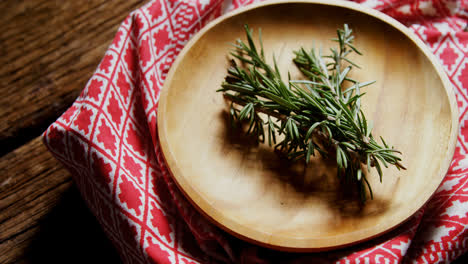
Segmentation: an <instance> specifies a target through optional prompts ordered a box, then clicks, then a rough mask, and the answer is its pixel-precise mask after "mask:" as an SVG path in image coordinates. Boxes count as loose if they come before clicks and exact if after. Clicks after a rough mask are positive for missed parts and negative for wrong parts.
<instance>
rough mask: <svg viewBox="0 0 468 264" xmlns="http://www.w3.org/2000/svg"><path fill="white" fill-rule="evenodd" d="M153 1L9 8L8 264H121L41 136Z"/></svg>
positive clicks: (44, 1)
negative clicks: (132, 17)
mask: <svg viewBox="0 0 468 264" xmlns="http://www.w3.org/2000/svg"><path fill="white" fill-rule="evenodd" d="M144 2H145V1H138V0H112V1H106V0H80V1H75V0H62V1H48V0H29V1H25V0H2V1H1V2H0V14H1V16H0V28H1V30H2V31H1V33H0V65H1V67H0V84H1V89H0V121H1V122H0V146H1V147H0V171H1V172H2V173H1V174H0V263H59V262H60V263H62V262H63V263H119V262H120V260H119V257H118V255H117V253H116V251H115V249H114V248H113V247H112V245H111V243H110V242H109V240H108V239H107V238H106V236H105V235H104V233H103V231H102V230H101V228H100V226H99V224H98V223H97V221H96V219H95V218H94V216H93V215H92V214H91V212H90V211H89V210H88V209H87V207H86V205H85V203H84V202H83V200H82V199H81V197H80V194H79V192H78V190H77V188H76V186H75V185H74V183H73V182H72V179H71V176H70V174H69V173H68V172H67V171H66V170H65V169H64V168H63V167H62V166H61V165H60V164H59V163H58V162H57V161H56V160H55V159H54V158H53V157H52V156H51V155H50V154H49V153H48V152H47V150H46V148H45V147H44V145H43V144H42V142H41V134H42V132H43V131H44V130H45V129H46V128H47V127H48V125H49V124H50V123H52V122H53V121H54V120H55V119H56V118H57V117H58V116H59V115H60V114H61V113H62V112H64V111H65V110H66V109H67V108H68V107H69V106H70V105H71V104H72V102H73V101H74V99H75V98H76V97H77V96H78V94H79V93H80V92H81V90H82V89H83V88H84V86H85V84H86V82H87V81H88V79H89V78H90V77H91V75H92V73H93V72H94V70H95V68H96V67H97V65H98V63H99V62H100V60H101V58H102V56H103V54H104V52H105V50H106V49H107V47H108V45H109V44H110V43H111V41H112V39H113V37H114V34H115V32H116V31H117V28H118V26H119V25H120V23H121V22H122V21H123V20H124V19H125V17H126V16H127V15H128V14H129V13H130V12H131V11H132V10H134V9H136V8H138V7H139V6H141V5H142V4H143V3H144ZM465 260H466V259H465ZM460 263H462V262H460Z"/></svg>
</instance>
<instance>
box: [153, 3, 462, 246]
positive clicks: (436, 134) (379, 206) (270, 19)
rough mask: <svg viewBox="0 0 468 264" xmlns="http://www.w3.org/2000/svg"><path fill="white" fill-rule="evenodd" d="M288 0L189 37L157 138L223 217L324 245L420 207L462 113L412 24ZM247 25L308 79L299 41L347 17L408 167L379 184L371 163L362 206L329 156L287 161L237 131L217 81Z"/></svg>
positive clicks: (331, 32)
mask: <svg viewBox="0 0 468 264" xmlns="http://www.w3.org/2000/svg"><path fill="white" fill-rule="evenodd" d="M285 2H286V1H285ZM292 2H296V1H289V2H288V3H278V4H271V2H269V3H268V4H261V5H258V6H256V7H249V8H247V9H244V10H245V11H238V12H236V13H234V14H232V15H230V16H228V17H226V18H224V19H222V20H217V21H216V22H213V23H212V24H211V25H210V26H208V27H207V28H205V29H204V30H203V32H202V33H200V34H199V35H197V37H195V38H194V39H192V40H191V41H190V42H189V44H188V45H187V47H186V48H185V49H184V50H183V51H182V53H181V54H180V55H179V57H178V59H177V60H176V62H175V65H173V67H172V68H171V71H170V73H169V75H168V78H167V79H166V83H165V85H164V89H163V94H162V96H161V100H160V106H159V107H160V108H159V115H158V124H159V137H160V140H161V145H162V149H163V152H164V156H165V158H166V160H167V162H168V164H169V168H170V170H171V171H172V173H173V175H174V177H175V179H176V182H177V183H178V185H179V186H180V187H181V189H182V190H183V191H184V192H185V194H186V195H187V197H188V198H189V199H190V200H191V201H192V203H193V204H194V205H195V206H196V207H198V208H199V209H200V211H201V212H202V213H204V214H205V215H206V216H207V217H209V218H210V219H211V220H213V221H214V222H215V223H217V224H218V225H219V226H220V227H222V228H224V229H225V230H227V231H228V232H231V233H232V234H234V235H236V236H238V237H241V238H244V239H247V240H249V241H252V242H255V243H258V244H261V245H264V246H267V247H271V248H274V249H280V250H288V251H321V250H328V249H332V248H338V247H343V246H345V245H349V244H353V243H356V242H359V241H362V240H366V239H370V238H372V237H375V236H377V235H379V234H382V233H384V232H386V231H388V230H391V229H393V228H395V227H396V226H397V225H399V224H400V223H402V222H403V221H405V220H406V219H408V218H409V217H410V216H411V215H413V214H414V213H415V212H416V211H417V210H418V209H419V208H420V207H421V206H423V204H424V203H425V202H426V201H427V200H428V199H429V198H430V197H431V195H432V194H433V193H434V192H435V190H436V188H437V187H438V186H439V184H440V183H441V181H442V179H443V177H444V176H445V173H446V171H447V169H448V167H449V165H450V161H451V158H452V156H453V151H454V148H455V143H456V135H457V132H458V119H457V116H458V115H457V108H456V104H455V97H454V94H453V92H452V90H451V89H450V84H449V81H448V79H447V77H446V76H445V74H444V73H443V70H442V68H441V67H440V65H438V64H437V63H435V59H434V58H433V57H432V55H431V54H430V51H429V50H428V49H427V48H426V47H425V45H424V43H423V42H422V41H420V40H419V39H418V38H417V37H415V36H414V35H412V34H411V33H410V32H409V30H408V29H406V28H405V27H404V26H402V25H401V24H399V23H398V22H396V21H394V20H392V19H390V18H388V17H386V16H384V15H382V14H381V13H377V12H376V11H373V10H367V9H362V7H360V6H356V5H354V4H350V3H347V2H339V1H323V2H324V3H325V4H320V3H318V2H319V1H297V3H292ZM312 2H313V3H312ZM244 23H248V24H249V26H250V27H251V28H253V29H255V30H257V29H258V28H261V29H262V38H263V43H264V46H265V51H266V54H269V55H268V58H269V59H270V60H271V54H272V53H274V54H275V57H276V58H277V61H278V65H279V68H280V71H282V73H283V76H287V72H288V70H291V74H292V78H293V79H298V78H302V77H301V75H300V74H299V73H298V72H297V71H294V70H292V69H294V66H293V63H292V61H291V59H292V57H293V53H292V51H293V50H294V49H298V48H299V47H300V46H305V47H310V46H312V45H313V44H315V45H317V46H319V45H320V46H323V48H324V50H328V47H330V45H333V42H331V41H329V39H330V38H333V37H335V32H336V29H337V28H339V27H341V26H342V25H343V24H344V23H348V24H349V25H350V27H351V28H352V29H353V30H354V32H355V35H356V40H355V46H357V47H358V48H359V49H360V50H361V51H363V52H364V56H362V57H354V58H353V59H354V61H356V62H357V64H358V65H361V66H362V68H363V70H361V71H355V72H354V73H352V75H351V77H352V78H353V79H356V80H361V81H368V80H376V81H377V83H376V84H375V85H373V86H371V87H367V88H366V89H365V91H366V92H367V94H366V96H364V97H363V101H362V105H363V111H364V112H365V113H366V116H367V117H368V118H369V119H372V120H373V121H374V136H375V137H379V136H383V137H384V138H385V139H386V140H387V142H390V143H391V144H392V145H394V146H395V147H396V148H397V149H399V150H401V151H402V152H403V163H404V164H405V166H406V167H407V168H408V170H407V171H401V172H399V171H397V170H396V169H394V168H389V169H386V170H384V179H383V183H380V182H379V180H378V176H377V173H376V172H375V171H372V173H371V174H370V175H369V176H368V178H369V179H370V183H371V185H372V188H373V190H374V200H372V201H370V202H368V203H366V204H365V205H364V206H363V205H360V204H359V200H358V199H356V198H357V197H354V198H353V196H352V195H350V194H349V186H346V185H341V184H340V183H339V182H338V180H337V179H336V176H335V175H336V168H335V165H334V164H333V163H330V162H326V161H324V160H321V159H320V158H318V157H317V158H314V159H313V160H312V161H311V164H310V165H309V167H307V168H304V167H303V165H302V164H293V165H291V164H287V163H282V162H281V161H280V160H279V159H278V158H277V157H276V156H275V154H273V151H272V149H271V148H269V147H268V146H265V145H258V146H257V145H254V144H251V142H249V141H248V140H246V139H244V138H242V137H241V136H238V135H237V134H233V133H231V132H230V129H229V125H228V122H227V117H226V110H227V109H228V108H227V106H228V104H227V103H226V102H225V101H224V99H223V96H222V94H220V93H216V92H215V91H216V90H217V89H218V88H219V85H220V84H221V82H222V80H223V78H224V77H225V76H226V69H227V67H228V59H227V56H226V54H227V52H228V50H229V48H230V46H229V45H228V44H227V43H229V42H232V41H234V40H235V39H237V38H244V32H243V27H242V26H243V24H244ZM200 65H202V67H200ZM187 133H190V140H187ZM347 193H348V194H347ZM408 201H411V202H408Z"/></svg>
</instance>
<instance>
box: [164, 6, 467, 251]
mask: <svg viewBox="0 0 468 264" xmlns="http://www.w3.org/2000/svg"><path fill="white" fill-rule="evenodd" d="M283 4H315V5H325V6H335V7H340V8H344V9H350V10H352V11H355V12H359V13H362V14H366V15H369V16H371V17H374V18H376V19H378V20H380V21H383V22H385V23H386V24H388V25H390V26H392V27H393V28H395V29H397V30H398V31H400V32H401V33H403V34H404V35H405V36H406V37H407V38H409V39H410V40H411V41H412V42H413V43H414V44H415V45H416V46H417V47H418V49H419V50H421V51H422V52H423V54H424V55H425V56H426V57H427V59H428V60H429V61H430V62H431V64H432V66H433V67H434V69H435V70H436V72H437V74H438V77H439V78H440V80H441V82H442V84H443V86H444V89H445V92H446V94H447V98H448V101H449V104H450V112H451V121H452V122H451V128H450V129H451V131H450V138H449V141H448V147H447V151H446V153H445V155H444V157H445V158H444V159H443V160H442V162H441V164H442V166H441V167H440V169H439V171H438V174H437V175H438V176H439V178H440V182H439V184H438V185H437V186H435V188H434V189H433V191H432V193H431V194H430V195H429V196H428V199H427V200H426V201H425V202H424V203H422V204H417V205H413V206H412V207H409V208H410V209H409V210H406V211H404V212H405V214H404V215H402V216H401V217H400V218H398V219H397V220H395V217H393V218H392V220H394V221H393V222H391V223H388V222H385V223H382V224H379V225H376V226H371V227H369V228H366V229H361V230H357V231H354V232H350V233H346V234H340V235H336V236H333V237H325V238H320V237H319V238H308V237H305V238H291V237H285V236H281V235H275V234H265V233H263V232H260V231H258V230H255V229H252V228H250V227H249V226H245V225H242V224H240V223H238V222H236V221H234V220H232V219H229V218H226V217H224V216H223V214H222V212H220V211H219V210H217V209H216V208H215V207H213V206H212V204H211V203H210V202H209V201H207V200H204V199H202V198H201V195H199V193H198V192H197V191H196V190H195V189H194V188H193V187H192V186H191V185H190V183H189V182H188V181H187V180H186V178H185V177H184V176H183V173H182V171H181V169H180V168H179V167H178V165H177V161H176V158H175V157H174V154H173V153H172V151H171V149H170V147H169V142H168V140H167V134H168V132H167V126H166V123H165V122H164V114H165V112H166V111H167V104H166V101H167V98H168V94H169V92H168V90H169V87H170V85H171V83H172V79H173V77H174V73H175V71H176V69H177V68H178V67H179V64H180V63H181V61H182V60H183V58H184V57H185V55H186V54H187V52H188V51H189V50H190V49H191V47H192V46H193V45H194V44H195V43H196V42H197V41H198V40H199V39H200V38H202V37H203V36H204V35H205V33H207V32H208V31H209V30H211V29H212V28H213V27H215V26H216V25H218V24H220V23H222V22H223V21H225V20H227V19H229V18H231V17H234V16H237V15H239V14H241V13H244V12H247V11H251V10H254V9H258V8H263V7H267V6H273V5H283ZM157 121H158V137H159V142H160V146H161V150H162V154H163V157H164V159H165V161H166V164H167V168H168V170H169V171H170V173H171V174H172V176H173V179H174V181H175V183H176V185H177V186H178V187H179V189H180V190H181V191H182V193H183V194H184V195H185V197H186V198H187V199H188V200H189V201H190V203H191V204H192V205H193V206H194V207H195V208H196V209H197V210H198V211H199V212H200V213H201V214H202V215H204V216H205V217H206V218H208V219H209V220H210V221H211V222H212V223H214V224H216V225H217V226H218V227H220V228H222V229H223V230H225V231H227V232H228V233H230V234H232V235H234V236H236V237H238V238H241V239H243V240H246V241H249V242H251V243H255V244H258V245H261V246H264V247H268V248H272V249H276V250H281V251H289V252H318V251H326V250H331V249H337V248H342V247H345V246H349V245H353V244H356V243H359V242H363V241H367V240H369V239H372V238H375V237H377V236H380V235H382V234H384V233H387V232H389V231H391V230H393V229H395V228H396V227H398V226H400V225H401V224H403V223H404V222H406V221H407V220H409V219H410V218H411V217H412V216H413V215H414V214H415V213H416V212H417V211H418V210H419V209H420V208H422V207H423V206H424V205H425V204H426V203H427V202H428V201H429V200H430V198H431V197H432V196H433V195H434V193H435V192H436V190H437V188H438V186H440V184H441V183H442V181H443V179H444V177H445V174H446V173H447V171H448V169H449V166H450V163H451V160H452V158H453V154H454V152H455V146H456V142H457V135H458V125H459V124H458V108H457V106H456V99H455V94H454V91H453V89H452V85H451V83H450V81H449V79H448V77H447V75H446V74H445V72H444V70H443V68H442V66H441V65H440V64H439V62H438V61H437V59H436V57H435V56H434V55H433V54H432V52H431V51H430V50H429V48H428V47H427V46H426V44H425V43H424V42H423V41H422V40H421V39H419V38H418V37H417V36H416V35H415V34H414V33H412V32H411V31H410V30H409V29H408V28H407V27H405V26H404V25H403V24H401V23H400V22H398V21H397V20H395V19H393V18H391V17H390V16H388V15H386V14H384V13H381V12H379V11H376V10H374V9H371V8H369V7H365V6H362V5H359V4H356V3H353V2H345V1H340V0H272V1H266V2H261V3H256V4H251V5H248V6H245V7H241V8H238V9H236V10H235V11H232V12H229V13H228V14H225V15H223V16H221V17H218V18H217V19H215V20H213V21H211V22H210V23H208V24H207V25H206V26H205V27H203V28H202V29H201V30H200V31H199V32H198V33H197V34H196V35H195V36H193V37H192V38H191V39H190V40H189V41H188V43H187V44H186V45H185V47H184V48H183V49H182V51H181V52H180V54H179V55H178V56H177V59H176V60H175V62H174V64H173V65H172V67H171V69H170V70H169V73H168V75H167V77H166V80H165V82H164V85H163V89H162V90H161V94H160V98H159V107H158V114H157ZM207 212H209V213H207ZM356 233H361V235H360V237H361V238H360V239H358V240H356V239H349V238H350V237H352V236H355V235H356ZM362 234H367V235H364V236H363V235H362ZM369 234H370V235H369ZM266 237H268V238H267V239H265V238H266ZM271 238H275V241H283V242H279V243H276V242H273V243H271V242H270V241H271ZM278 238H281V239H278ZM297 242H299V243H300V244H301V245H309V246H304V247H300V246H299V247H298V246H290V245H291V244H292V245H295V244H297Z"/></svg>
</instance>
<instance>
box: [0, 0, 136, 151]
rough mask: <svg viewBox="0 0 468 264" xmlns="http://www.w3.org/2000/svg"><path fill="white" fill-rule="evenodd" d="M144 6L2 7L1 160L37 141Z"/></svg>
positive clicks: (11, 2)
mask: <svg viewBox="0 0 468 264" xmlns="http://www.w3.org/2000/svg"><path fill="white" fill-rule="evenodd" d="M143 3H144V1H141V0H131V1H128V0H114V1H105V0H93V1H73V0H64V1H47V0H35V1H17V0H6V1H1V3H0V10H2V11H4V12H2V16H1V17H0V27H1V28H2V31H1V32H0V64H1V65H2V67H0V86H1V87H2V89H0V120H1V122H0V145H1V146H2V148H1V149H0V155H3V154H5V153H7V152H9V151H10V150H12V149H14V148H15V147H18V146H19V145H21V144H23V143H25V142H27V141H29V140H31V139H33V138H34V137H36V136H38V135H39V134H40V133H41V131H43V130H44V129H45V128H46V127H47V125H48V124H50V123H51V122H53V121H54V120H55V119H56V118H57V117H58V116H59V115H60V114H61V113H62V112H63V111H65V110H66V109H67V108H68V107H69V106H70V105H71V103H72V102H73V100H74V99H75V98H76V97H77V96H78V94H79V93H80V91H81V90H82V89H83V87H84V86H85V84H86V82H87V80H88V79H89V78H90V77H91V74H92V73H93V71H94V70H95V68H96V66H97V65H98V63H99V61H100V60H101V58H102V56H103V54H104V52H105V50H106V49H107V47H108V45H109V44H110V43H111V41H112V39H113V37H114V35H115V32H116V30H117V28H118V27H119V25H120V23H121V22H122V21H123V20H124V19H125V17H126V16H128V14H129V13H130V12H131V11H132V10H134V9H136V8H138V7H139V6H140V5H142V4H143ZM12 139H14V140H12Z"/></svg>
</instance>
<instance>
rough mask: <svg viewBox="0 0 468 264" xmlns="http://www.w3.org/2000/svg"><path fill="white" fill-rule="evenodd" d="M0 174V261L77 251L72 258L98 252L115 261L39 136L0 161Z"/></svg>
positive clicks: (83, 206)
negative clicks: (1, 172) (0, 172)
mask: <svg viewBox="0 0 468 264" xmlns="http://www.w3.org/2000/svg"><path fill="white" fill-rule="evenodd" d="M0 171H3V172H6V173H3V174H0V212H1V214H0V230H1V232H0V263H29V262H30V261H31V260H32V259H33V260H35V261H36V262H37V261H38V260H40V259H41V258H42V260H47V259H48V260H51V259H53V257H57V253H54V254H53V255H52V256H51V255H50V254H51V251H52V250H55V251H57V249H60V250H59V251H60V252H62V253H63V252H69V253H72V254H77V253H78V252H80V255H79V256H77V258H78V259H82V258H83V257H84V256H83V254H84V255H85V256H86V257H90V256H92V255H89V254H91V253H93V252H94V253H93V254H95V253H97V252H96V250H97V249H99V250H101V251H98V252H101V253H102V254H101V256H102V257H106V258H109V259H113V260H114V261H112V262H115V261H119V259H118V256H117V254H116V252H115V250H114V249H113V247H112V246H111V244H110V242H109V241H108V240H107V238H106V237H105V235H104V233H103V231H102V230H101V228H100V226H99V224H98V223H97V221H96V219H95V218H94V216H93V215H92V214H91V213H90V211H89V210H88V208H87V207H86V205H85V203H84V201H83V200H82V199H81V197H80V195H79V192H78V190H77V189H76V187H75V185H74V184H73V182H72V179H71V176H70V174H69V172H68V171H66V170H65V169H64V168H63V167H62V166H61V165H60V164H59V163H58V161H57V160H55V159H54V158H53V157H52V155H51V154H50V153H49V152H48V151H47V149H46V148H45V146H44V145H43V144H42V142H41V138H39V137H38V138H35V139H34V140H32V141H31V142H29V143H27V144H25V145H24V146H22V147H20V148H18V149H16V150H15V151H13V152H11V153H9V154H7V155H5V156H3V157H2V158H0ZM58 255H59V256H60V255H61V254H58ZM82 260H83V259H82ZM84 260H85V259H84ZM38 262H39V263H41V262H42V261H38ZM44 263H46V262H44ZM49 263H50V262H49Z"/></svg>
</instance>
